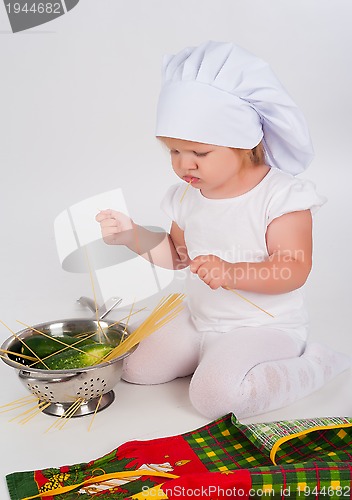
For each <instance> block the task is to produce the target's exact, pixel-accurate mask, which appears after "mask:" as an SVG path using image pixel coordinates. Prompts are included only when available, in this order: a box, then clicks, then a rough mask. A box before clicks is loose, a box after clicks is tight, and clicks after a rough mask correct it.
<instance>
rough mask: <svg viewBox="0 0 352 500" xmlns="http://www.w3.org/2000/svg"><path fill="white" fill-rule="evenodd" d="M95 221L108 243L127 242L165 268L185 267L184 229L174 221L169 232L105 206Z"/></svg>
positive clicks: (148, 258) (151, 260)
mask: <svg viewBox="0 0 352 500" xmlns="http://www.w3.org/2000/svg"><path fill="white" fill-rule="evenodd" d="M96 221H97V222H99V223H100V226H101V232H102V237H103V240H104V241H105V243H107V244H108V245H125V246H127V247H128V248H129V249H130V250H132V251H133V252H136V253H137V254H139V255H141V256H142V257H143V258H145V259H146V260H148V261H149V262H152V263H153V264H155V265H156V266H160V267H164V268H166V269H183V268H185V267H187V266H188V265H189V257H188V253H187V248H186V244H185V240H184V236H183V231H182V230H181V229H180V228H179V227H178V225H177V224H176V223H175V222H173V223H172V226H171V230H170V233H166V232H165V231H163V232H156V231H150V230H148V229H146V228H144V227H143V226H139V225H137V224H135V223H134V221H133V220H132V219H131V218H130V217H128V216H127V215H126V214H123V213H121V212H117V211H116V210H110V209H108V210H102V211H101V212H100V213H99V214H98V215H97V216H96Z"/></svg>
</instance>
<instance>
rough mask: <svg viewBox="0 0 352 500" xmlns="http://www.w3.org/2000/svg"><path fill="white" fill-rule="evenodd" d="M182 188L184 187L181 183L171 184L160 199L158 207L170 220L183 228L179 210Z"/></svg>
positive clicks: (180, 207)
mask: <svg viewBox="0 0 352 500" xmlns="http://www.w3.org/2000/svg"><path fill="white" fill-rule="evenodd" d="M182 188H183V189H184V185H183V184H174V185H173V186H171V187H170V188H169V189H168V190H167V192H166V194H165V196H164V198H163V199H162V201H161V204H160V208H161V209H162V211H163V212H164V213H165V214H166V215H167V216H168V217H170V219H171V220H172V221H175V222H176V224H177V225H178V226H179V227H180V228H181V229H183V230H184V221H183V217H182V210H181V209H182V205H181V199H182Z"/></svg>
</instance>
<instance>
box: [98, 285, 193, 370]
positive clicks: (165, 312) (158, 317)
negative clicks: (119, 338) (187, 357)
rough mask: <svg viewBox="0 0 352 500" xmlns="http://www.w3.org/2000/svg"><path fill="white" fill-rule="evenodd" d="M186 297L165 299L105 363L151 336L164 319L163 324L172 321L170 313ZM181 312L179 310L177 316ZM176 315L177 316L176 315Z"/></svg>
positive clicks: (179, 296) (174, 295)
mask: <svg viewBox="0 0 352 500" xmlns="http://www.w3.org/2000/svg"><path fill="white" fill-rule="evenodd" d="M183 298H184V295H182V294H172V295H170V296H169V297H167V298H166V299H165V300H164V299H163V300H162V301H161V302H160V303H161V304H162V306H161V307H160V303H159V305H158V306H157V307H156V308H155V309H154V311H153V312H152V314H151V315H150V316H149V317H148V318H147V319H146V320H145V321H144V322H143V323H142V324H141V325H140V326H139V327H138V328H137V329H136V330H135V331H134V332H133V333H131V334H130V335H129V336H128V337H127V339H126V340H124V341H123V342H122V343H121V344H119V345H118V346H117V347H115V349H113V351H112V352H110V353H109V354H108V355H107V356H106V357H105V358H104V361H111V360H112V359H114V358H116V357H118V356H120V355H122V354H124V353H125V352H127V351H128V350H129V349H131V348H132V347H134V346H135V345H136V344H138V343H139V342H140V341H141V340H142V339H144V338H146V337H148V336H149V335H151V334H152V333H153V332H154V331H155V330H156V329H157V326H156V325H158V323H160V322H161V321H162V320H163V319H164V320H165V321H163V322H162V324H165V323H166V322H168V321H170V317H169V318H168V316H169V315H170V313H171V312H172V310H175V309H176V308H177V306H178V305H179V304H180V303H181V302H182V300H183ZM179 312H180V311H179V310H177V311H176V314H178V313H179ZM176 314H175V315H176Z"/></svg>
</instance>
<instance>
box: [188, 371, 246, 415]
mask: <svg viewBox="0 0 352 500" xmlns="http://www.w3.org/2000/svg"><path fill="white" fill-rule="evenodd" d="M189 397H190V400H191V403H192V405H193V406H194V408H195V409H196V410H197V411H199V413H201V414H202V415H204V416H206V417H208V418H210V419H212V420H215V419H217V418H219V417H222V416H223V415H226V414H227V413H234V414H235V415H236V416H238V417H242V418H244V417H246V416H248V415H247V406H248V398H247V397H246V396H245V395H244V394H243V393H242V391H241V384H240V383H239V384H238V385H232V384H226V383H224V381H223V380H222V381H219V379H217V378H216V377H212V376H211V375H209V376H208V377H207V376H204V375H203V376H197V373H195V374H194V376H193V378H192V380H191V384H190V388H189Z"/></svg>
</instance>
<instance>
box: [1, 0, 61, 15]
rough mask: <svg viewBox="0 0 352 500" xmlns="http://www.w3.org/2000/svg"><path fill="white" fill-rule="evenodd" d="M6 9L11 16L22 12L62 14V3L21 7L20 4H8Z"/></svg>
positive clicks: (34, 4) (33, 4) (28, 4)
mask: <svg viewBox="0 0 352 500" xmlns="http://www.w3.org/2000/svg"><path fill="white" fill-rule="evenodd" d="M6 8H7V11H8V13H9V14H11V13H14V14H19V13H20V12H25V13H31V12H32V13H33V14H62V5H61V3H58V2H56V3H50V2H46V3H32V4H31V3H25V4H23V5H21V4H20V3H18V2H15V3H13V4H11V3H8V4H6Z"/></svg>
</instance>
